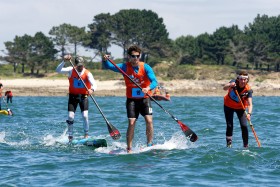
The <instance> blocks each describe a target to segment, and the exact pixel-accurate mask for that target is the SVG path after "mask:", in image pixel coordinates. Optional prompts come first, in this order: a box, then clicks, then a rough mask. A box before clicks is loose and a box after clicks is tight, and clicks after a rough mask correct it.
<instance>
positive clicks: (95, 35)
mask: <svg viewBox="0 0 280 187" xmlns="http://www.w3.org/2000/svg"><path fill="white" fill-rule="evenodd" d="M110 19H111V16H110V14H109V13H107V14H103V13H102V14H98V15H96V16H94V19H93V23H91V24H89V25H88V27H89V29H90V31H89V32H88V34H89V38H90V42H89V43H88V44H85V46H86V47H89V48H91V49H95V50H97V54H102V53H108V48H109V47H110V46H111V44H110V42H111V31H110V23H111V22H110Z"/></svg>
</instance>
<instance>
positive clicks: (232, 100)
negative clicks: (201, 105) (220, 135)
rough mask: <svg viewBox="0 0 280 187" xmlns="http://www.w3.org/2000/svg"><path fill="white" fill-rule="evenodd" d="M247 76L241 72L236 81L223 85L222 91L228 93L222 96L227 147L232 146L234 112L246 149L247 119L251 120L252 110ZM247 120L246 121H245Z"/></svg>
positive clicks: (247, 137) (250, 91)
mask: <svg viewBox="0 0 280 187" xmlns="http://www.w3.org/2000/svg"><path fill="white" fill-rule="evenodd" d="M248 82H249V75H248V73H247V72H246V71H241V72H240V73H239V75H238V76H237V79H236V80H231V81H230V82H229V83H227V84H225V85H224V88H223V89H224V90H226V91H228V93H227V94H226V95H225V96H224V113H225V119H226V125H227V128H226V142H227V147H231V146H232V134H233V115H234V112H236V114H237V117H238V119H239V122H240V127H241V131H242V139H243V146H244V147H245V148H246V147H248V139H249V133H248V127H247V119H249V120H251V114H252V110H253V102H252V96H253V90H252V89H251V88H250V86H249V84H248ZM235 89H236V90H237V92H238V94H239V96H240V98H241V100H242V103H243V105H244V107H245V109H248V113H247V114H248V115H247V116H246V113H245V112H244V110H243V108H242V105H241V101H240V100H239V99H238V96H237V95H236V92H235ZM246 118H247V119H246Z"/></svg>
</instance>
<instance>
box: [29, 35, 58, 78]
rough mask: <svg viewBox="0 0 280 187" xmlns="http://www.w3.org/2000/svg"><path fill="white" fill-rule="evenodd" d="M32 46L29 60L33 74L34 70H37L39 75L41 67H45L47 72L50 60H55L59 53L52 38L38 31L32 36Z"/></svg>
mask: <svg viewBox="0 0 280 187" xmlns="http://www.w3.org/2000/svg"><path fill="white" fill-rule="evenodd" d="M31 48H32V52H31V54H30V58H29V61H28V62H27V63H28V65H29V67H30V70H31V74H34V71H35V70H36V74H37V75H39V71H40V70H41V69H44V70H45V72H47V71H48V62H49V61H50V60H53V59H54V56H55V54H56V53H57V50H56V49H54V44H53V43H52V41H51V39H50V38H49V37H47V36H45V35H44V34H43V33H42V32H37V33H36V34H35V36H34V37H33V38H32V43H31Z"/></svg>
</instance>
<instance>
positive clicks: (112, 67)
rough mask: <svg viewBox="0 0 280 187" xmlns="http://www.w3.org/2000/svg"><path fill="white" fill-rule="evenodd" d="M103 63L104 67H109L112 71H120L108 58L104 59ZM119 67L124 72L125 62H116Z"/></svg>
mask: <svg viewBox="0 0 280 187" xmlns="http://www.w3.org/2000/svg"><path fill="white" fill-rule="evenodd" d="M103 63H104V66H105V68H106V69H110V70H112V71H114V72H118V73H121V72H120V71H119V70H118V68H116V67H115V66H114V65H113V64H112V63H111V62H110V61H109V60H106V61H104V62H103ZM116 65H117V66H118V67H119V68H120V69H122V70H123V71H124V72H126V64H125V63H119V64H116Z"/></svg>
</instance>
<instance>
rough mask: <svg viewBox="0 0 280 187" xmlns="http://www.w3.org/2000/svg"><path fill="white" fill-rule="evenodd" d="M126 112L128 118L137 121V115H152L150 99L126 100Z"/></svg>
mask: <svg viewBox="0 0 280 187" xmlns="http://www.w3.org/2000/svg"><path fill="white" fill-rule="evenodd" d="M126 112H127V117H128V118H136V119H138V116H139V113H140V114H141V115H142V116H146V115H152V114H153V109H152V105H151V100H150V98H143V99H130V98H127V100H126Z"/></svg>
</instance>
